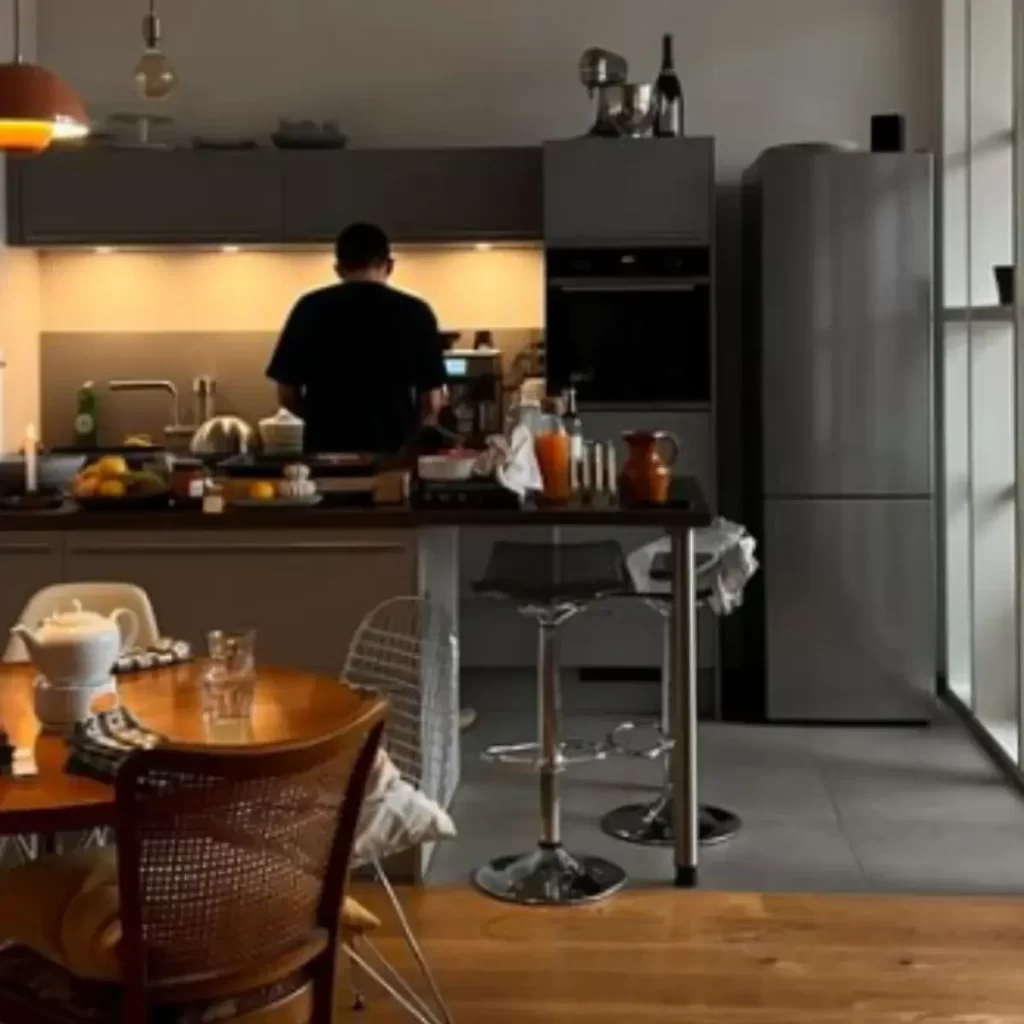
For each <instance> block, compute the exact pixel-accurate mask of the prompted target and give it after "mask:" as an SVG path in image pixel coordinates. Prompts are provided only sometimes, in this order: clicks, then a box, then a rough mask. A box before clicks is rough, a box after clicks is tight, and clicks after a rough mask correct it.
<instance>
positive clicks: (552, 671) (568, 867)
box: [473, 618, 626, 906]
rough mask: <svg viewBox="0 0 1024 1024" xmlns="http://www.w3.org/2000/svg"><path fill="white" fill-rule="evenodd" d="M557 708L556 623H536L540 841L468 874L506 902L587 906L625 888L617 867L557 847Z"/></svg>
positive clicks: (559, 837) (562, 765)
mask: <svg viewBox="0 0 1024 1024" xmlns="http://www.w3.org/2000/svg"><path fill="white" fill-rule="evenodd" d="M560 704H561V694H560V686H559V668H558V637H557V620H556V619H553V618H551V619H542V620H541V623H540V629H539V631H538V641H537V741H538V747H539V750H540V765H539V775H540V813H541V830H540V840H539V841H538V843H537V849H536V850H535V851H534V852H533V853H526V854H513V855H512V856H508V857H498V858H497V859H496V860H492V861H491V862H490V863H489V864H485V865H484V866H483V867H482V868H479V869H478V870H477V871H476V872H474V874H473V884H474V885H475V886H476V887H477V888H478V889H480V890H481V891H482V892H484V893H486V894H487V895H488V896H493V897H495V898H496V899H499V900H505V901H506V902H508V903H522V904H533V905H547V906H569V905H571V904H576V903H592V902H594V901H596V900H600V899H604V897H606V896H610V895H611V894H612V893H613V892H615V891H616V890H618V889H621V888H622V886H623V885H625V884H626V872H625V871H623V870H622V868H620V867H619V866H618V865H617V864H612V863H611V862H610V861H606V860H603V859H602V858H600V857H591V856H586V855H582V854H573V853H569V852H568V851H566V850H565V849H564V848H563V847H562V820H561V818H562V816H561V804H560V800H559V795H558V776H559V775H560V774H561V773H562V772H563V771H564V770H565V761H564V758H563V756H562V753H561V749H560V747H559V742H558V725H559V714H560V710H561V708H560Z"/></svg>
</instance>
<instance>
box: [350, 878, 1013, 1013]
mask: <svg viewBox="0 0 1024 1024" xmlns="http://www.w3.org/2000/svg"><path fill="white" fill-rule="evenodd" d="M355 895H357V897H358V898H360V899H362V900H364V902H366V903H367V904H368V905H370V906H372V907H373V908H374V909H375V910H377V911H378V912H379V913H380V914H381V915H382V916H385V906H386V905H385V904H384V903H383V902H382V901H381V898H380V893H379V892H378V891H374V889H373V888H372V887H371V888H367V887H363V886H360V887H357V889H356V890H355ZM402 896H403V900H404V903H405V905H406V907H407V910H408V913H409V915H410V918H411V920H412V921H413V924H414V928H415V929H416V931H417V933H418V934H419V935H420V937H421V939H422V941H423V945H424V947H425V949H426V951H427V954H428V957H429V959H430V961H431V963H432V964H433V966H434V969H435V972H436V975H437V978H438V981H439V983H440V986H441V988H442V989H443V990H444V992H445V994H446V996H447V998H448V1002H449V1005H450V1008H451V1010H452V1016H453V1020H454V1022H455V1024H512V1022H528V1024H540V1022H552V1024H554V1022H558V1021H564V1022H566V1024H576V1022H580V1024H582V1022H583V1021H591V1022H594V1024H611V1022H612V1021H615V1022H631V1021H636V1022H638V1024H662V1022H665V1024H668V1022H673V1024H847V1022H849V1024H1024V901H1011V900H960V899H914V898H906V897H879V896H870V897H865V896H785V895H764V896H762V895H749V894H743V895H729V894H714V893H686V892H680V891H674V890H667V889H666V890H645V891H637V892H628V893H625V894H622V895H619V896H616V897H615V898H613V899H612V900H610V901H608V902H606V903H603V904H599V905H597V906H594V907H579V908H574V909H572V910H539V909H526V908H517V907H506V906H504V905H501V904H498V903H495V902H493V901H490V900H487V899H484V898H483V897H481V896H478V895H477V894H476V893H475V892H473V891H471V890H469V889H463V888H458V889H446V888H425V889H417V890H403V892H402ZM395 934H396V930H395V929H394V927H391V926H389V927H387V928H386V930H385V932H384V933H382V934H381V936H380V937H379V938H378V939H377V940H376V942H377V945H378V946H379V948H381V949H382V950H383V951H384V952H385V953H386V954H387V955H388V956H389V957H391V958H393V959H394V960H395V961H397V962H399V963H401V964H402V965H403V967H405V968H408V967H410V966H411V960H410V958H409V956H408V954H407V952H406V951H405V949H404V946H403V944H402V943H401V942H400V941H399V940H397V939H396V938H395V937H394V936H395ZM366 988H367V992H368V995H369V1002H370V1005H369V1008H368V1010H367V1011H366V1012H365V1013H363V1014H361V1015H359V1016H360V1017H361V1018H362V1019H365V1021H366V1024H377V1022H381V1024H391V1022H397V1021H408V1020H409V1019H410V1018H408V1017H407V1016H404V1015H403V1014H402V1013H401V1012H398V1011H396V1010H395V1009H394V1008H392V1007H391V1006H390V1005H389V1003H388V1001H387V1000H386V999H385V998H382V997H381V996H380V995H379V994H378V993H376V992H375V991H373V989H372V986H366ZM346 1016H347V1015H344V1014H342V1015H341V1016H340V1018H339V1019H346Z"/></svg>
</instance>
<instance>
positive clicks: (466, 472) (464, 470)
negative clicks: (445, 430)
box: [416, 451, 480, 483]
mask: <svg viewBox="0 0 1024 1024" xmlns="http://www.w3.org/2000/svg"><path fill="white" fill-rule="evenodd" d="M479 460H480V453H479V452H465V451H451V452H443V453H441V454H439V455H421V456H420V457H419V459H417V461H416V473H417V475H418V476H419V478H420V479H421V480H429V481H431V482H433V483H453V482H455V481H459V480H469V479H470V477H472V476H473V473H474V472H475V471H476V466H477V463H478V462H479Z"/></svg>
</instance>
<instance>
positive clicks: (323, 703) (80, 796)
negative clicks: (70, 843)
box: [0, 661, 365, 836]
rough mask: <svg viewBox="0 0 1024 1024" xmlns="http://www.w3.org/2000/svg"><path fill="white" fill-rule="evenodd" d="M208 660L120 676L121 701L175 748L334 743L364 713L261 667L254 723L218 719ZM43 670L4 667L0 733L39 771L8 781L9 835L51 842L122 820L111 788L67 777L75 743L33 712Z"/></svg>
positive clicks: (337, 690)
mask: <svg viewBox="0 0 1024 1024" xmlns="http://www.w3.org/2000/svg"><path fill="white" fill-rule="evenodd" d="M203 668H204V665H203V662H201V661H200V662H190V663H186V664H182V665H176V666H172V667H168V668H159V669H153V670H149V671H146V672H139V673H134V674H131V675H125V676H121V677H119V678H118V680H117V687H116V695H114V694H110V693H108V694H106V695H103V696H99V697H97V699H96V701H95V702H94V709H95V710H104V709H105V708H109V707H113V706H115V704H116V703H117V702H118V701H119V702H120V703H121V704H122V705H123V706H124V707H125V708H127V709H128V711H130V712H131V714H132V715H134V717H135V718H136V719H137V720H138V721H139V722H140V724H142V725H144V726H146V727H147V728H149V729H151V730H152V731H153V732H155V733H157V734H158V735H160V736H161V737H163V738H165V739H166V740H168V741H170V742H172V743H180V744H188V745H192V744H195V745H201V746H205V745H218V746H224V745H235V746H237V745H244V746H264V745H274V744H283V743H292V742H302V741H304V740H311V739H316V738H319V737H321V736H325V735H327V734H329V733H331V732H334V731H335V730H337V729H339V728H341V727H343V726H344V725H345V724H346V722H348V721H350V720H351V719H353V718H354V717H356V716H358V715H359V714H360V713H361V711H362V710H365V701H364V699H363V698H361V697H360V696H359V695H358V694H357V693H356V692H355V691H353V690H352V689H350V688H349V687H348V686H345V685H344V684H343V683H341V682H340V681H339V680H338V679H337V678H331V677H326V676H321V675H315V674H312V673H307V672H300V671H296V670H292V669H286V668H271V667H259V668H258V669H257V675H256V686H255V693H254V698H253V707H252V714H251V715H250V716H249V718H248V719H244V720H239V719H233V720H227V721H223V720H221V721H211V720H209V719H208V718H206V717H204V715H203V710H202V674H203ZM36 676H37V673H36V671H35V669H34V668H32V666H31V665H0V728H2V729H3V730H4V731H5V732H6V733H7V735H8V737H9V741H10V743H11V744H12V745H13V746H14V747H15V748H29V749H32V750H33V751H34V754H35V761H36V766H37V768H38V772H37V774H35V775H33V776H30V777H25V778H15V777H14V776H12V775H10V774H0V836H16V835H25V834H30V833H31V834H36V835H40V836H47V835H52V834H54V833H58V832H72V831H80V830H92V829H98V828H104V827H109V826H111V825H113V823H114V787H113V785H112V784H108V783H105V782H101V781H98V780H97V779H94V778H88V777H85V776H82V775H75V774H70V773H69V772H67V771H65V765H66V763H67V759H68V754H69V751H70V748H69V744H68V742H67V740H66V739H65V737H64V736H62V735H59V734H56V733H51V732H45V731H43V730H42V729H41V728H40V724H39V720H38V719H37V718H36V715H35V711H34V710H33V703H34V702H33V694H34V686H35V680H36Z"/></svg>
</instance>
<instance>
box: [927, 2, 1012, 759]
mask: <svg viewBox="0 0 1024 1024" xmlns="http://www.w3.org/2000/svg"><path fill="white" fill-rule="evenodd" d="M1022 16H1024V0H944V33H943V101H944V102H943V107H944V117H943V123H944V124H943V126H944V131H943V152H942V162H943V174H942V176H941V180H942V188H941V190H940V203H941V210H940V223H941V225H942V234H941V252H940V267H941V279H942V289H941V291H942V293H943V296H944V297H943V309H942V314H941V318H940V325H939V328H940V329H939V331H938V370H939V375H938V376H939V380H940V381H941V389H942V391H941V398H942V401H941V403H940V407H941V410H942V415H941V417H940V425H939V430H940V440H941V444H940V445H939V450H940V452H941V453H942V458H941V463H940V466H939V470H940V478H941V481H942V486H943V488H944V494H945V501H944V503H943V510H942V515H943V523H942V527H943V528H942V530H941V531H940V536H942V537H943V538H944V545H945V550H944V551H943V552H942V555H943V558H942V563H943V567H944V599H945V616H944V618H945V630H944V641H943V646H944V652H943V653H944V655H945V657H944V659H943V660H944V664H945V674H946V680H947V683H948V686H949V690H950V692H951V694H952V695H953V696H954V697H955V698H956V699H957V700H958V701H959V702H960V704H961V705H962V707H963V709H965V710H966V711H968V712H969V713H970V714H971V716H972V717H973V718H974V720H975V722H976V723H977V724H978V725H980V726H981V727H982V728H983V729H984V731H985V733H987V735H988V736H989V737H990V738H991V739H992V740H994V741H995V742H996V744H998V747H999V748H1001V750H1002V751H1003V753H1004V754H1005V755H1006V757H1007V758H1008V759H1009V760H1010V761H1011V762H1012V763H1013V764H1014V765H1016V766H1018V767H1019V766H1020V765H1021V764H1022V763H1024V759H1022V736H1024V730H1022V728H1021V708H1022V701H1021V691H1022V673H1021V667H1022V666H1021V657H1020V646H1021V645H1020V636H1021V612H1022V610H1024V604H1022V601H1021V599H1020V598H1021V594H1022V592H1024V591H1022V581H1024V544H1018V543H1017V538H1018V537H1021V538H1024V490H1022V488H1024V464H1022V458H1024V386H1021V385H1020V384H1019V382H1018V378H1020V379H1021V380H1024V376H1022V371H1024V367H1022V365H1021V364H1022V362H1024V360H1020V359H1018V358H1017V352H1018V347H1017V337H1018V329H1019V327H1020V326H1021V325H1020V319H1021V311H1020V307H1019V306H1015V305H1014V304H1012V303H1011V302H1008V301H1006V300H1007V298H1008V296H1007V295H1006V294H1005V293H1004V294H1002V295H1001V294H1000V289H999V278H1000V277H1003V282H1002V283H1003V286H1004V287H1005V286H1007V285H1008V284H1009V285H1010V286H1011V287H1012V282H1013V279H1014V277H1015V276H1016V278H1017V280H1018V282H1019V280H1020V277H1021V274H1020V269H1019V268H1021V266H1022V265H1024V260H1021V258H1020V257H1019V256H1017V255H1016V254H1017V251H1018V250H1019V249H1020V247H1021V244H1022V238H1024V231H1021V230H1020V224H1021V217H1022V195H1024V193H1022V189H1021V187H1020V182H1021V181H1022V180H1024V170H1022V169H1024V159H1022V155H1021V151H1020V146H1021V141H1022V140H1024V132H1022V131H1021V130H1020V128H1019V124H1018V123H1019V122H1020V121H1021V118H1022V117H1024V103H1021V102H1020V100H1019V99H1016V100H1015V98H1017V97H1021V95H1022V93H1021V89H1022V85H1024V70H1022V54H1024V47H1022V33H1021V25H1022V21H1021V18H1022ZM1014 264H1016V266H1017V268H1018V270H1017V272H1016V275H1015V273H1014V270H1013V269H1012V268H1013V266H1014ZM998 268H1005V269H1003V270H999V269H998ZM1007 278H1008V279H1009V280H1007ZM1017 294H1018V295H1020V294H1022V287H1021V285H1020V284H1019V283H1018V286H1017ZM1021 337H1024V335H1021Z"/></svg>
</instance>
